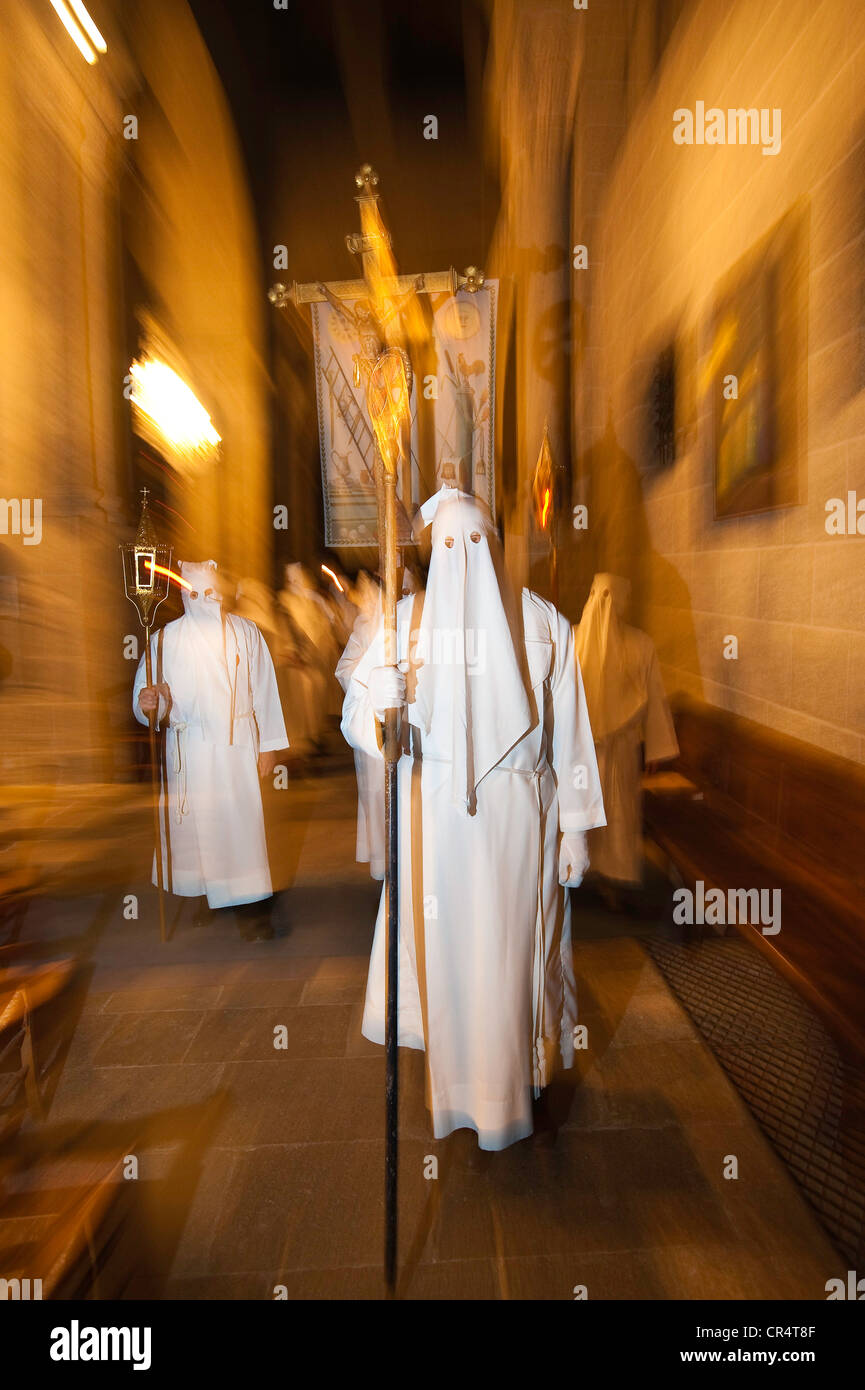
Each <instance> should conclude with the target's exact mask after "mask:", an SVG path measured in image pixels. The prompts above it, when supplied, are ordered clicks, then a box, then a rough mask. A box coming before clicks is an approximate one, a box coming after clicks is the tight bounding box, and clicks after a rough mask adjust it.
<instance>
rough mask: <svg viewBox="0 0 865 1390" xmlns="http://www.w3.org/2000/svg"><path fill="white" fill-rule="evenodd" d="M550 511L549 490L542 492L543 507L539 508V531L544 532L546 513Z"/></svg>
mask: <svg viewBox="0 0 865 1390" xmlns="http://www.w3.org/2000/svg"><path fill="white" fill-rule="evenodd" d="M549 510H550V489H549V488H546V489H545V491H544V505H543V507H542V508H541V530H542V531H544V530H545V529H546V525H547V512H548V511H549Z"/></svg>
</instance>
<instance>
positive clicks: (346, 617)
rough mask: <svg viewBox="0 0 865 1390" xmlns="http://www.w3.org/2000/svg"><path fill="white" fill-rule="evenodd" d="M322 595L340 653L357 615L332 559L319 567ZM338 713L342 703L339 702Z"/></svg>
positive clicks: (351, 595)
mask: <svg viewBox="0 0 865 1390" xmlns="http://www.w3.org/2000/svg"><path fill="white" fill-rule="evenodd" d="M321 588H322V594H323V596H324V598H325V600H326V602H327V604H328V606H329V608H330V612H331V618H332V621H333V631H334V638H335V640H336V644H337V646H338V648H339V649H340V651H341V650H342V648H343V647H344V646H345V644H346V642H347V641H348V639H349V637H350V636H351V630H352V628H353V627H354V623H355V619H356V618H357V615H358V612H359V610H358V607H357V605H356V603H355V602H354V593H353V589H352V585H351V583H350V581H349V579H348V576H347V575H346V574H345V572H344V570H343V569H342V568H341V566H340V565H338V564H337V563H336V561H335V560H333V559H328V561H327V564H323V565H322V567H321ZM339 708H340V713H341V711H342V701H341V700H340V702H339Z"/></svg>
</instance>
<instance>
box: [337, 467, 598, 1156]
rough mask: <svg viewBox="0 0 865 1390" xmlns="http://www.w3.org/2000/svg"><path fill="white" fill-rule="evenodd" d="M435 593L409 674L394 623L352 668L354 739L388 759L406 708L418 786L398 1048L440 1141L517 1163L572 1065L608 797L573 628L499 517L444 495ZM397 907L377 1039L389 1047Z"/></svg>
mask: <svg viewBox="0 0 865 1390" xmlns="http://www.w3.org/2000/svg"><path fill="white" fill-rule="evenodd" d="M421 511H422V516H423V519H424V520H425V521H426V522H431V523H432V550H431V558H430V567H429V576H428V580H427V585H426V589H425V590H423V589H422V590H419V591H418V592H417V593H415V594H411V595H408V596H406V597H405V598H403V599H402V600H401V601H400V603H399V605H398V609H397V614H398V663H397V665H396V666H386V665H385V664H384V633H383V626H382V624H381V623H380V624H379V627H378V630H377V632H376V635H375V637H374V638H373V640H372V642H371V644H370V646H369V647H368V649H367V651H366V652H365V653H364V654H363V656H362V657H361V659H360V660H359V661H358V663H357V665H356V666H355V667H354V670H353V671H352V674H351V677H350V680H349V683H348V692H347V694H346V698H345V704H344V707H343V721H342V729H343V733H344V735H345V737H346V739H347V740H348V742H349V743H350V744H351V745H352V747H354V748H362V749H363V750H364V751H366V752H367V753H369V754H370V756H373V757H375V756H378V757H380V756H381V753H380V744H381V732H380V723H379V720H380V718H381V716H382V713H383V711H384V710H385V709H386V708H391V707H393V706H394V705H397V706H401V707H403V708H404V719H403V729H402V737H403V744H404V748H405V750H406V751H404V753H403V755H402V757H401V758H400V761H399V764H398V769H399V770H398V779H399V925H400V944H399V1025H398V1032H399V1043H400V1044H401V1045H402V1046H406V1047H412V1048H418V1049H422V1050H424V1051H425V1052H426V1064H427V1079H428V1087H427V1091H428V1104H429V1105H430V1107H431V1111H432V1120H433V1130H434V1134H435V1136H436V1138H444V1137H445V1136H447V1135H449V1134H450V1133H452V1132H453V1131H455V1130H458V1129H469V1130H473V1131H475V1133H476V1134H477V1141H478V1145H479V1146H480V1148H481V1149H485V1150H498V1149H503V1148H506V1147H507V1146H508V1145H510V1144H513V1143H515V1142H517V1141H518V1140H520V1139H523V1138H525V1137H526V1136H528V1135H529V1134H531V1133H532V1129H533V1104H532V1102H533V1099H535V1098H538V1097H540V1095H541V1092H542V1091H543V1089H544V1088H545V1087H546V1086H547V1085H548V1084H549V1081H550V1080H551V1077H552V1070H553V1067H554V1065H556V1064H563V1065H564V1066H565V1067H567V1066H570V1065H572V1062H573V1053H574V1028H575V1026H576V982H575V979H574V969H573V959H572V949H571V932H570V903H569V901H568V899H567V894H566V893H565V892H564V891H563V889H562V885H563V884H571V885H576V884H578V883H579V882H580V879H581V877H582V874H583V872H584V870H585V866H586V848H585V835H586V831H587V830H589V829H590V828H591V827H593V826H598V825H602V824H603V823H604V811H603V801H602V797H601V788H600V782H599V779H598V773H597V766H596V762H595V753H594V743H593V740H592V733H591V728H590V725H589V719H588V713H587V709H586V703H585V699H584V697H583V691H582V684H581V681H580V676H579V671H578V668H577V665H576V662H575V660H574V652H573V636H572V630H571V625H570V623H568V622H567V620H566V619H565V618H564V617H562V615H561V614H560V613H558V612H557V611H556V609H555V608H554V607H553V605H552V604H550V603H548V602H547V601H546V600H544V599H542V598H539V597H538V596H537V595H536V594H534V593H531V592H530V591H529V590H523V592H522V594H521V595H520V596H519V598H517V597H516V596H515V595H514V594H513V593H512V591H511V589H510V586H509V584H508V582H507V580H506V578H505V576H504V570H503V564H502V555H501V547H500V546H499V544H498V537H497V536H496V533H495V529H494V527H493V524H492V521H491V519H490V517H489V514H488V512H486V510H485V509H484V508H483V507H482V505H481V504H479V503H478V502H477V500H476V499H474V498H473V497H470V496H467V495H465V494H463V493H460V492H458V491H457V490H456V489H453V488H448V487H444V488H442V489H441V491H440V492H439V493H437V494H436V495H435V497H433V498H431V499H430V501H429V502H428V503H426V504H425V505H424V507H423V508H422V509H421ZM384 956H385V917H384V894H382V901H381V905H380V907H379V913H378V918H377V921H376V926H375V935H374V941H373V947H372V955H371V959H370V968H369V975H368V980H367V990H366V1002H365V1007H364V1014H363V1024H362V1028H363V1033H364V1035H365V1036H366V1037H367V1038H369V1039H370V1040H371V1041H373V1042H378V1043H381V1042H383V1041H384V1028H385V969H384Z"/></svg>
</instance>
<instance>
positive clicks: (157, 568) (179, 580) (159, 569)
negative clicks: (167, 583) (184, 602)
mask: <svg viewBox="0 0 865 1390" xmlns="http://www.w3.org/2000/svg"><path fill="white" fill-rule="evenodd" d="M144 563H145V565H146V566H147V568H148V569H149V570H153V571H154V573H155V574H167V575H168V578H169V579H173V580H174V582H175V583H176V584H182V585H183V587H184V589H188V590H189V592H190V593H191V592H192V585H191V584H190V582H189V580H188V579H184V578H183V576H182V575H180V574H175V573H174V570H169V569H166V568H165V566H164V565H154V563H153V561H152V560H145V561H144Z"/></svg>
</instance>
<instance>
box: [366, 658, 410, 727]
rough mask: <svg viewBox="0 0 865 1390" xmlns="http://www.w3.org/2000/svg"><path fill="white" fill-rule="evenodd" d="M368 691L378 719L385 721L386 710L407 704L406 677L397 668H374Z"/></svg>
mask: <svg viewBox="0 0 865 1390" xmlns="http://www.w3.org/2000/svg"><path fill="white" fill-rule="evenodd" d="M367 689H368V690H369V698H370V701H371V702H372V707H373V711H374V713H375V717H376V719H384V712H385V710H386V709H402V707H403V705H404V704H405V676H404V675H403V673H402V671H400V670H398V669H397V667H396V666H373V668H372V670H371V671H370V673H369V684H368V686H367Z"/></svg>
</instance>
